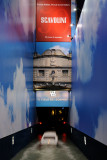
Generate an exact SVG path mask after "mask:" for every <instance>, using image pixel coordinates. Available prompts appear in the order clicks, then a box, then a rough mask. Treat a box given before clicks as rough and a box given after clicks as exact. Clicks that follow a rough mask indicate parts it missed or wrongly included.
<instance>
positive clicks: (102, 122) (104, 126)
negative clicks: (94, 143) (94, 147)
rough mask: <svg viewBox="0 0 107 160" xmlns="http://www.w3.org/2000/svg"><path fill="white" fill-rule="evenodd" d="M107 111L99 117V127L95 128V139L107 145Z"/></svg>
mask: <svg viewBox="0 0 107 160" xmlns="http://www.w3.org/2000/svg"><path fill="white" fill-rule="evenodd" d="M106 122H107V111H103V112H101V114H100V116H99V117H98V127H97V128H95V139H96V140H98V141H100V142H102V143H104V144H105V145H107V123H106Z"/></svg>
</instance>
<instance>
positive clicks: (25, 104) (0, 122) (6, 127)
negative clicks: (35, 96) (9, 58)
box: [0, 59, 30, 138]
mask: <svg viewBox="0 0 107 160" xmlns="http://www.w3.org/2000/svg"><path fill="white" fill-rule="evenodd" d="M5 97H6V96H5ZM5 97H4V89H3V86H2V85H0V138H2V137H5V136H7V135H9V134H12V133H14V132H17V131H19V130H22V129H24V128H26V127H27V126H28V125H29V124H28V123H30V122H29V117H28V115H29V94H28V91H27V88H26V79H25V74H24V73H23V62H22V59H21V60H20V66H19V67H18V66H17V67H16V71H15V73H14V77H13V89H11V88H10V86H9V87H8V88H7V98H6V100H5ZM5 102H6V104H5Z"/></svg>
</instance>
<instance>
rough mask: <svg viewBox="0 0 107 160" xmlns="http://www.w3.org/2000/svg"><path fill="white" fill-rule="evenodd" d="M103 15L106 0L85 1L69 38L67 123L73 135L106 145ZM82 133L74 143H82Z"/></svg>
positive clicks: (106, 23) (106, 33)
mask: <svg viewBox="0 0 107 160" xmlns="http://www.w3.org/2000/svg"><path fill="white" fill-rule="evenodd" d="M106 14H107V1H101V0H99V1H97V0H95V1H92V0H90V1H88V0H86V1H85V3H84V7H83V10H82V14H81V17H80V19H79V23H78V24H77V28H76V35H75V38H74V39H73V41H72V104H71V110H70V125H71V126H72V127H73V128H74V130H75V131H76V132H75V133H76V135H77V134H78V136H76V138H77V137H78V138H79V136H80V135H81V134H82V133H83V135H85V136H86V135H87V136H89V137H91V138H92V139H93V141H94V140H95V141H97V142H99V143H100V145H101V146H102V145H104V146H106V145H107V125H106V124H107V85H106V82H107V74H106V68H107V63H106V59H107V54H106V51H107V45H106V37H107V31H106V28H107V19H106V18H105V15H106ZM83 135H82V139H81V140H80V141H78V143H79V142H80V143H81V142H82V143H84V137H83ZM87 143H88V142H87ZM92 144H93V143H92V142H91V143H90V145H92ZM95 146H96V148H97V146H98V145H97V143H96V142H95ZM101 146H100V147H99V150H97V154H98V153H99V152H101V151H102V149H101ZM88 149H89V148H88ZM94 151H95V149H93V152H94ZM91 153H92V150H91Z"/></svg>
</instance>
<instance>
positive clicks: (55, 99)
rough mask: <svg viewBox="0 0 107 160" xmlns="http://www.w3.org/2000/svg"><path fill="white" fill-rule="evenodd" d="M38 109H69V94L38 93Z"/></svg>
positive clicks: (60, 92) (64, 92)
mask: <svg viewBox="0 0 107 160" xmlns="http://www.w3.org/2000/svg"><path fill="white" fill-rule="evenodd" d="M36 107H69V92H68V91H37V92H36Z"/></svg>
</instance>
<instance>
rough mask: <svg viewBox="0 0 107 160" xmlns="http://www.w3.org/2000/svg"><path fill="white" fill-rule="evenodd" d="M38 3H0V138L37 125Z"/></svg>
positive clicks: (20, 0)
mask: <svg viewBox="0 0 107 160" xmlns="http://www.w3.org/2000/svg"><path fill="white" fill-rule="evenodd" d="M34 30H35V0H32V1H31V0H1V1H0V138H3V137H5V136H8V135H10V134H13V133H15V132H17V131H20V130H22V129H25V128H27V127H29V126H31V125H33V124H34V123H35V118H36V117H35V93H34V92H33V53H34V44H33V41H34V39H33V34H34Z"/></svg>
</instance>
